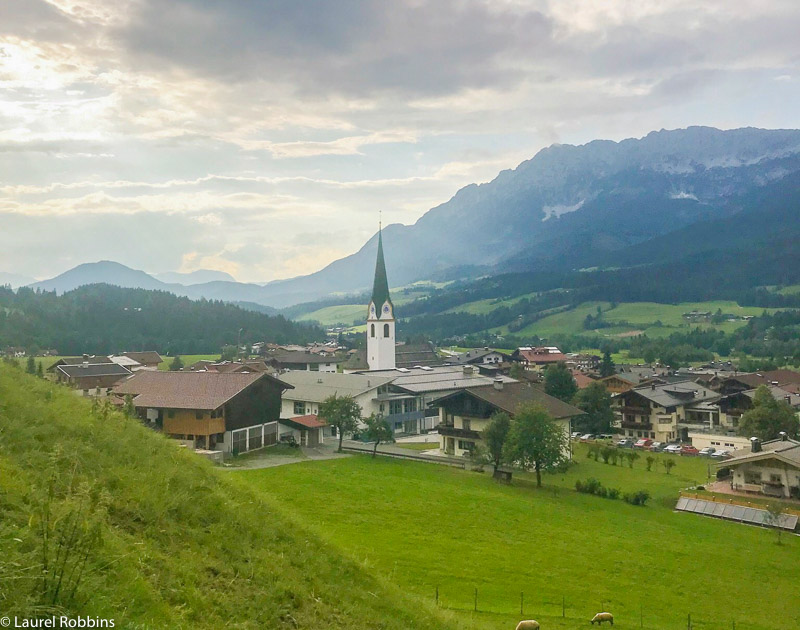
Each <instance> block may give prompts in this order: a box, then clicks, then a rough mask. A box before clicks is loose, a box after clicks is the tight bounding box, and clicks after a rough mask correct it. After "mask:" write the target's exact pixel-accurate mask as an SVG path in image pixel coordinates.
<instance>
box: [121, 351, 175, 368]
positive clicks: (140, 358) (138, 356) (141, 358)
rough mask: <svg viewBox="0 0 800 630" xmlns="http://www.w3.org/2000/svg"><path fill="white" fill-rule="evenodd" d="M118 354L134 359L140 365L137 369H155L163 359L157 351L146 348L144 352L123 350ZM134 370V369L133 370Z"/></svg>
mask: <svg viewBox="0 0 800 630" xmlns="http://www.w3.org/2000/svg"><path fill="white" fill-rule="evenodd" d="M120 356H123V357H128V358H129V359H133V360H134V361H136V362H137V363H138V364H139V365H140V366H141V367H140V368H138V369H139V370H157V369H158V365H159V364H160V363H161V362H162V361H163V360H164V359H163V358H162V357H161V355H160V354H158V352H155V351H154V350H147V351H145V352H123V353H122V354H121V355H120ZM134 371H136V370H134Z"/></svg>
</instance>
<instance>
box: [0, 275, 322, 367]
mask: <svg viewBox="0 0 800 630" xmlns="http://www.w3.org/2000/svg"><path fill="white" fill-rule="evenodd" d="M6 309H7V314H6V313H5V311H6ZM0 313H2V314H4V315H5V316H4V317H0V348H4V347H7V346H22V347H24V348H55V349H57V350H58V352H59V353H60V354H67V355H75V354H82V353H89V354H108V353H117V354H118V353H121V352H125V351H140V350H157V351H159V352H161V353H162V354H172V355H174V354H204V353H212V352H219V351H220V350H221V348H222V347H223V346H224V345H230V344H235V343H236V342H237V339H239V332H238V331H239V329H242V333H241V341H242V343H255V342H256V341H273V342H277V343H307V342H310V341H320V340H323V339H324V338H325V333H324V331H322V330H321V329H319V328H317V327H315V326H313V325H310V324H300V323H296V322H292V321H290V320H287V319H286V318H284V317H282V316H272V315H266V314H264V313H259V312H255V311H253V310H245V309H243V308H239V307H238V306H233V305H231V304H226V303H223V302H220V301H195V300H190V299H189V298H186V297H178V296H175V295H173V294H171V293H167V292H165V291H150V290H146V289H128V288H121V287H116V286H111V285H106V284H93V285H87V286H84V287H80V288H78V289H74V290H72V291H68V292H66V293H64V294H61V295H58V296H56V295H54V294H53V293H37V292H34V291H33V290H32V289H30V288H22V289H18V290H17V291H16V292H14V291H11V290H9V289H7V288H0Z"/></svg>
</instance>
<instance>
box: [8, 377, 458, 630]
mask: <svg viewBox="0 0 800 630" xmlns="http://www.w3.org/2000/svg"><path fill="white" fill-rule="evenodd" d="M0 432H2V438H1V439H0V514H2V520H0V602H2V613H3V614H11V615H13V614H17V615H20V616H26V615H31V614H33V612H34V610H35V606H37V604H40V603H41V602H40V601H39V600H38V597H37V592H36V590H35V588H36V585H37V579H36V576H37V574H39V573H40V564H39V558H40V538H39V536H38V535H37V530H36V523H37V518H38V516H37V515H38V514H39V513H40V507H41V506H42V505H43V496H44V494H45V492H44V488H46V486H47V479H48V478H49V477H50V475H51V474H52V475H54V478H55V479H56V480H57V481H56V490H55V499H54V501H53V503H52V510H53V511H54V512H56V513H58V512H60V511H62V510H65V509H66V506H68V505H70V502H72V501H75V500H76V497H77V496H78V494H79V493H78V491H77V490H75V489H76V488H80V487H81V486H83V485H88V487H90V488H91V493H92V495H93V496H104V497H106V501H107V512H106V514H105V516H104V517H103V518H102V519H101V520H102V542H101V543H100V544H98V545H96V546H95V547H94V548H93V549H92V553H91V555H90V559H89V565H88V566H89V571H88V572H87V574H86V577H85V579H84V580H83V583H82V584H81V588H80V591H79V593H78V598H77V601H75V602H72V603H62V610H65V611H66V612H68V613H72V614H77V613H82V614H87V615H92V616H101V617H112V618H115V619H116V622H117V625H116V627H122V628H209V629H211V628H214V629H217V628H284V627H285V628H348V629H354V630H355V629H358V628H394V629H397V630H400V629H401V628H410V627H413V628H443V627H452V626H446V624H447V623H448V622H447V619H446V618H445V616H443V615H442V614H437V613H436V612H435V611H432V610H426V606H425V605H424V604H422V603H420V602H419V601H417V600H416V599H415V598H413V597H409V596H406V595H404V594H402V593H401V592H400V591H399V590H398V589H396V588H395V587H394V586H392V585H390V584H388V583H387V582H385V581H384V580H382V579H381V578H376V577H372V576H371V575H370V574H369V572H367V571H365V570H364V568H363V567H360V566H358V565H357V564H356V563H354V562H352V561H350V560H348V559H345V558H343V557H342V556H341V555H340V554H339V553H338V552H337V551H335V550H333V549H332V548H330V547H329V546H327V545H325V544H323V543H321V542H320V541H319V539H318V538H316V537H315V536H314V535H312V534H309V532H308V531H307V530H306V529H304V527H303V526H301V525H299V524H298V523H297V522H294V521H292V520H291V519H289V518H287V517H286V516H285V515H284V514H283V513H282V511H281V509H280V507H279V506H276V505H274V504H267V503H266V502H265V501H264V500H263V499H262V498H261V497H260V495H259V493H258V492H254V491H253V490H252V489H251V488H247V487H245V486H243V485H241V484H240V483H239V482H238V481H237V480H234V479H233V478H231V477H230V473H226V472H224V471H219V470H217V469H214V468H213V467H212V466H211V465H210V464H208V463H207V462H205V461H204V460H200V459H198V458H197V457H196V456H195V455H194V454H192V453H188V452H186V451H185V450H182V449H179V448H178V446H177V444H176V443H175V442H174V441H169V440H167V439H165V438H163V437H162V436H160V435H158V434H155V433H153V432H152V431H150V430H149V429H146V428H144V427H143V426H142V425H141V424H139V423H138V422H137V421H134V420H127V419H125V418H123V417H122V416H120V415H118V414H116V413H112V414H111V415H110V416H109V417H108V418H107V419H106V420H105V421H103V420H101V419H100V418H99V417H97V418H95V417H92V415H91V413H90V406H89V403H88V402H87V401H85V400H82V399H80V398H78V397H76V396H75V395H74V394H73V393H71V392H69V391H68V390H66V389H63V388H60V387H58V386H55V385H52V384H49V383H47V382H44V381H41V380H38V379H35V378H33V377H28V376H25V375H23V374H22V373H21V372H19V371H18V370H12V369H11V368H9V367H6V366H2V367H0ZM70 488H72V490H71V489H70ZM58 531H59V530H58V529H57V530H56V531H55V532H54V533H55V534H57V533H58ZM39 610H41V609H39Z"/></svg>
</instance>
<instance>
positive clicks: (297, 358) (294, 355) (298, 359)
mask: <svg viewBox="0 0 800 630" xmlns="http://www.w3.org/2000/svg"><path fill="white" fill-rule="evenodd" d="M265 361H270V362H275V363H280V364H283V365H294V364H302V363H339V361H340V359H339V358H338V357H335V356H333V357H331V356H324V355H321V354H314V353H312V352H298V351H294V350H290V351H288V352H270V353H269V354H267V355H266V356H265Z"/></svg>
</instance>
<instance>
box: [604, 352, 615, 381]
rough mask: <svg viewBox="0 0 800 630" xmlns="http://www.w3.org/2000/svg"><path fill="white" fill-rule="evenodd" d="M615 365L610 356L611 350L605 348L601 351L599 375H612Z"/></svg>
mask: <svg viewBox="0 0 800 630" xmlns="http://www.w3.org/2000/svg"><path fill="white" fill-rule="evenodd" d="M616 371H617V370H616V366H615V365H614V360H613V359H612V358H611V352H610V351H608V350H606V351H605V352H604V353H603V360H602V361H601V362H600V376H602V377H604V378H605V377H606V376H612V375H613V374H615V373H616Z"/></svg>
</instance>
